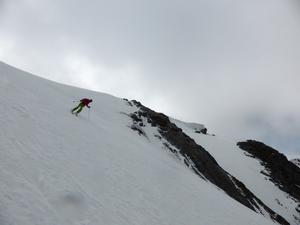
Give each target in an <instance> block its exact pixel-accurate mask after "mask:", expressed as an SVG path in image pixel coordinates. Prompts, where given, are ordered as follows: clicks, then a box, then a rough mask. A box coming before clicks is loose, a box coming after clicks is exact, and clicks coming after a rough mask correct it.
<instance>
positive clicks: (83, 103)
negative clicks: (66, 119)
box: [71, 98, 93, 116]
mask: <svg viewBox="0 0 300 225" xmlns="http://www.w3.org/2000/svg"><path fill="white" fill-rule="evenodd" d="M92 101H93V99H88V98H83V99H81V100H80V103H79V105H78V106H76V107H75V108H74V109H72V111H71V112H72V114H75V115H76V116H77V115H78V114H79V113H80V112H81V110H82V109H83V108H84V107H85V106H86V107H88V108H91V106H89V104H90V103H91V102H92ZM76 110H77V112H75V113H74V111H76Z"/></svg>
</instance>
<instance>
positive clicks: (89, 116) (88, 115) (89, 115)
mask: <svg viewBox="0 0 300 225" xmlns="http://www.w3.org/2000/svg"><path fill="white" fill-rule="evenodd" d="M90 109H91V108H89V112H88V118H89V120H90Z"/></svg>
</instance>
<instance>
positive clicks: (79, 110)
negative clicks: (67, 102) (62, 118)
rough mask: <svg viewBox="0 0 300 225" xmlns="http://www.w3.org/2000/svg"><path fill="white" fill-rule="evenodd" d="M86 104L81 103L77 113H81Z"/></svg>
mask: <svg viewBox="0 0 300 225" xmlns="http://www.w3.org/2000/svg"><path fill="white" fill-rule="evenodd" d="M83 107H84V105H80V107H79V109H78V110H77V112H76V114H78V113H80V112H81V110H82V109H83Z"/></svg>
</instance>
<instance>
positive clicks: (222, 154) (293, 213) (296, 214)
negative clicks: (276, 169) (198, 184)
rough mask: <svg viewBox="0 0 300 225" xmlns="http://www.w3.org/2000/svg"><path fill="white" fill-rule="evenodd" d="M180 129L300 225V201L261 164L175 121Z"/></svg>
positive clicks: (268, 203) (235, 148) (273, 206)
mask: <svg viewBox="0 0 300 225" xmlns="http://www.w3.org/2000/svg"><path fill="white" fill-rule="evenodd" d="M172 121H173V122H174V123H176V125H177V126H179V127H180V128H182V129H183V131H184V132H185V133H186V134H187V135H189V136H190V137H192V138H193V139H194V140H195V141H196V142H197V143H199V144H201V145H202V146H203V147H204V148H205V149H206V150H207V151H208V152H210V154H212V156H213V157H214V158H215V159H216V160H217V161H218V163H219V164H220V166H222V167H223V168H224V169H225V170H226V171H228V172H229V173H230V174H232V175H233V176H235V177H236V178H237V179H238V180H240V181H242V182H243V183H244V184H245V185H246V186H247V188H248V189H250V191H252V192H253V193H254V194H255V195H256V196H257V197H258V198H259V199H261V200H262V201H263V202H264V203H265V204H266V205H267V206H268V207H269V208H271V209H272V210H273V211H275V212H276V213H278V214H279V215H281V216H283V217H284V218H285V219H286V220H287V221H288V222H289V223H290V224H293V225H299V224H300V219H299V218H300V210H299V203H300V202H299V200H297V199H294V198H293V197H291V196H290V195H289V194H287V193H285V192H283V191H281V190H280V189H279V188H278V187H277V186H276V185H275V184H274V183H273V182H272V181H271V180H270V179H269V176H268V173H269V172H268V171H266V170H265V167H264V166H262V165H261V162H260V161H259V160H257V159H255V158H252V157H251V156H250V155H249V154H247V153H246V152H244V151H243V150H241V149H239V148H238V147H237V146H236V144H235V143H230V142H228V141H226V140H223V139H221V138H219V137H217V136H210V135H203V134H197V133H195V132H194V130H193V129H191V128H190V127H188V126H186V124H185V123H183V122H180V121H178V120H172Z"/></svg>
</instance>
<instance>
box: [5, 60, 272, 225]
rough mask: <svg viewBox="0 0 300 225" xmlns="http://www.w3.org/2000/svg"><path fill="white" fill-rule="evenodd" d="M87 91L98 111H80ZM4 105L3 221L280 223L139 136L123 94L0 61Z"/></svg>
mask: <svg viewBox="0 0 300 225" xmlns="http://www.w3.org/2000/svg"><path fill="white" fill-rule="evenodd" d="M82 97H90V98H92V99H93V100H94V102H93V104H92V109H91V111H90V112H88V110H87V109H84V111H83V112H82V113H81V114H80V115H79V116H78V117H76V116H74V115H72V114H71V113H70V109H71V107H73V106H75V105H76V104H75V103H73V101H74V100H78V99H80V98H82ZM0 102H1V103H2V104H1V105H2V107H1V108H0V123H1V129H0V181H1V182H0V224H3V225H4V224H10V225H19V224H22V225H35V224H36V225H41V224H43V225H48V224H49V225H53V224H60V225H97V224H106V225H116V224H122V225H133V224H137V225H140V224H149V225H152V224H153V225H154V224H155V225H157V224H162V225H169V224H170V225H171V224H172V225H176V224H178V225H182V224H191V225H193V224H199V223H201V224H206V225H223V224H231V225H240V224H247V225H257V224H260V225H264V224H265V225H271V224H274V223H273V222H271V221H270V220H267V219H266V218H264V217H263V216H261V215H259V214H256V213H254V212H252V211H251V210H249V209H248V208H246V207H244V206H243V205H241V204H239V203H238V202H236V201H234V200H233V199H232V198H230V197H228V196H227V195H226V194H225V193H224V192H223V191H220V190H219V189H217V188H216V187H215V186H214V185H212V184H211V183H209V182H206V181H204V180H202V179H200V178H199V177H198V176H196V175H195V174H194V173H193V172H192V171H191V170H190V169H188V168H187V167H186V166H185V165H184V164H182V163H181V162H180V161H179V160H178V159H176V158H175V157H174V155H173V154H171V153H170V152H169V151H168V150H167V149H166V147H165V146H163V145H162V143H161V142H159V141H158V140H157V138H154V136H155V135H156V134H157V130H156V128H153V127H149V126H146V127H143V130H144V132H145V133H146V134H148V135H147V136H146V137H145V136H139V135H137V133H136V132H135V131H133V130H131V129H130V128H129V126H130V125H131V124H132V121H131V118H129V116H128V115H129V114H130V113H132V112H133V111H135V110H136V108H135V107H134V106H130V105H129V104H128V103H127V102H126V101H124V100H122V99H119V98H115V97H112V96H110V95H106V94H102V93H97V92H92V91H88V90H84V89H79V88H74V87H69V86H65V85H60V84H57V83H54V82H50V81H48V80H44V79H41V78H38V77H35V76H32V75H30V74H27V73H25V72H22V71H20V70H17V69H15V68H12V67H10V66H7V65H5V64H2V63H0ZM149 134H151V135H149Z"/></svg>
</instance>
